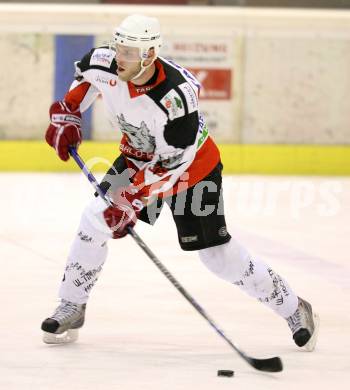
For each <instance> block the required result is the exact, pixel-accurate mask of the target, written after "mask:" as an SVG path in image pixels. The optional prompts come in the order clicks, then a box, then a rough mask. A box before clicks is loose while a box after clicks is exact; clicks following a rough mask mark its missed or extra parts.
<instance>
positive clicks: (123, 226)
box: [103, 185, 144, 239]
mask: <svg viewBox="0 0 350 390" xmlns="http://www.w3.org/2000/svg"><path fill="white" fill-rule="evenodd" d="M139 197H140V194H138V193H137V188H135V187H134V186H131V185H130V186H128V187H121V188H118V190H117V191H116V192H115V193H114V194H113V197H112V198H113V202H114V204H115V205H114V206H110V207H108V208H107V209H106V210H105V211H104V213H103V216H104V218H105V221H106V223H107V225H108V226H109V227H110V228H111V230H112V231H113V238H115V239H118V238H122V237H124V236H126V235H127V234H128V229H127V228H128V227H129V226H130V227H133V226H134V225H135V223H136V221H137V218H138V216H139V215H140V212H141V210H142V209H143V207H144V204H143V202H142V200H141V199H140V198H139Z"/></svg>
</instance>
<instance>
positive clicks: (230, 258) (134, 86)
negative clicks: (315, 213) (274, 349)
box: [41, 15, 318, 351]
mask: <svg viewBox="0 0 350 390" xmlns="http://www.w3.org/2000/svg"><path fill="white" fill-rule="evenodd" d="M113 38H114V39H113V44H109V45H106V46H102V47H98V48H95V49H92V50H91V51H90V52H89V53H88V54H86V55H85V56H84V57H83V59H82V60H81V61H79V62H77V63H76V64H75V65H76V73H75V81H73V83H72V85H71V88H70V90H69V91H68V92H67V94H66V96H65V97H64V99H63V100H62V101H57V102H54V103H53V104H52V106H51V108H50V119H51V123H50V125H49V127H48V129H47V131H46V141H47V142H48V144H49V145H50V146H52V147H53V148H54V149H55V151H56V152H57V154H58V156H59V158H60V159H61V160H63V161H66V160H68V159H69V152H68V147H69V146H70V145H75V146H77V147H78V146H79V144H80V143H81V142H82V135H81V128H80V124H81V113H82V112H84V111H85V110H86V109H87V108H88V107H89V106H90V105H91V104H92V103H93V101H94V100H95V99H96V97H97V96H99V95H100V96H101V97H102V99H103V102H104V105H105V108H106V112H107V115H108V117H109V120H110V121H111V123H112V125H113V126H114V127H115V128H116V129H119V130H120V131H121V132H122V134H123V137H122V140H121V143H120V152H121V154H120V155H119V157H117V158H116V160H115V162H114V164H113V166H112V167H111V169H110V170H109V171H108V172H107V174H106V176H105V178H104V179H103V180H102V183H101V186H102V188H103V190H104V191H105V192H106V193H108V195H109V196H111V197H112V199H113V202H114V203H115V206H114V207H107V206H106V205H105V203H104V202H103V201H102V199H101V198H100V197H98V196H95V197H94V198H93V199H92V201H91V203H90V204H88V205H87V207H86V208H85V210H84V211H83V213H82V217H81V221H80V225H79V228H78V230H77V235H76V237H75V238H74V241H73V243H72V246H71V249H70V252H69V254H68V259H67V264H66V267H65V270H64V277H63V280H62V283H61V286H60V290H59V298H60V304H59V306H58V307H57V309H56V310H55V311H54V313H53V314H52V316H51V317H49V318H47V319H46V320H44V322H43V323H42V326H41V328H42V330H43V331H44V337H43V339H44V342H46V343H66V342H72V341H75V340H76V339H77V336H78V329H79V328H80V327H82V326H83V324H84V317H85V309H86V303H87V301H88V298H89V294H90V292H91V289H92V287H93V286H94V284H95V283H96V281H97V279H98V276H99V274H100V272H101V270H102V267H103V264H104V262H105V260H106V257H107V242H108V240H109V239H110V238H114V239H120V238H122V237H124V236H125V235H126V234H127V227H128V226H134V224H135V222H136V221H137V220H141V221H143V222H146V223H149V224H151V225H152V224H153V223H154V222H155V221H156V218H157V216H158V215H159V213H160V211H161V209H162V206H163V204H165V203H166V204H167V205H168V206H169V207H170V209H171V212H172V215H173V219H174V222H175V224H176V228H177V232H178V240H179V243H180V246H181V248H182V249H183V250H185V251H198V254H199V258H200V260H201V261H202V263H203V264H204V265H205V266H206V267H207V268H208V269H209V270H210V271H211V272H213V273H214V274H215V275H217V276H218V277H219V278H222V279H224V280H226V281H227V282H229V283H232V284H234V285H236V286H238V287H239V288H240V289H241V290H243V291H245V292H246V293H247V294H249V295H251V296H252V297H254V298H256V299H258V300H259V301H260V302H262V303H264V304H265V305H266V306H268V307H269V308H271V309H272V310H273V311H274V312H275V313H276V314H277V315H278V316H280V317H282V318H284V319H285V320H286V322H287V323H288V325H289V327H290V329H291V332H292V335H293V339H294V341H295V343H296V344H297V345H298V346H299V347H304V348H305V349H307V350H309V351H311V350H313V349H314V347H315V343H316V338H317V325H318V317H317V315H316V314H315V313H314V312H313V310H312V307H311V305H310V304H309V303H308V302H306V301H305V300H303V299H301V298H299V297H298V296H297V295H296V294H295V293H294V292H293V290H292V289H291V288H290V286H289V285H288V283H287V282H286V280H285V279H284V278H282V277H281V276H280V275H278V274H277V273H276V272H275V271H273V270H272V269H271V268H270V267H269V266H268V265H266V264H265V263H264V262H262V261H261V260H259V259H258V258H257V257H255V256H252V255H251V254H249V252H248V251H247V250H246V249H245V248H244V247H243V246H242V245H240V244H239V243H238V242H237V241H236V240H234V239H233V238H232V237H231V236H230V234H229V233H228V231H227V228H226V222H225V217H224V212H223V203H222V177H221V173H222V164H221V161H220V154H219V151H218V148H217V146H216V145H215V143H214V141H213V139H212V138H211V137H210V135H209V131H208V127H207V125H206V123H205V118H204V117H203V115H202V114H201V112H200V109H199V104H198V99H199V95H200V88H201V85H200V83H199V82H198V81H197V79H196V78H195V77H194V76H193V75H192V74H191V73H190V72H189V71H187V70H186V69H184V68H182V67H181V66H179V65H178V64H176V63H174V62H172V61H169V60H166V59H165V58H162V57H160V56H159V51H160V48H161V45H162V39H161V34H160V25H159V22H158V20H157V19H156V18H153V17H148V16H143V15H130V16H128V17H127V18H125V19H124V20H123V21H122V23H121V24H120V25H119V26H118V27H117V28H116V30H115V31H114V36H113ZM232 304H233V303H232Z"/></svg>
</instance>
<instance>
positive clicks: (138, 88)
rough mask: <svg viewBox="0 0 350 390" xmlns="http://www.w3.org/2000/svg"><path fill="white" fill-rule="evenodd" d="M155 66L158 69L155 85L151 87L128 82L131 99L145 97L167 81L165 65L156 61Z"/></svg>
mask: <svg viewBox="0 0 350 390" xmlns="http://www.w3.org/2000/svg"><path fill="white" fill-rule="evenodd" d="M154 65H155V66H156V68H157V69H158V77H157V80H156V82H155V83H153V84H150V85H135V84H134V83H132V82H131V81H128V88H129V93H130V97H131V98H134V97H137V96H141V95H144V94H145V93H147V92H148V91H150V90H151V89H152V88H154V87H155V86H156V85H158V84H160V83H161V82H162V81H164V80H165V79H166V76H165V72H164V68H163V65H162V64H161V63H160V61H158V60H156V61H155V62H154Z"/></svg>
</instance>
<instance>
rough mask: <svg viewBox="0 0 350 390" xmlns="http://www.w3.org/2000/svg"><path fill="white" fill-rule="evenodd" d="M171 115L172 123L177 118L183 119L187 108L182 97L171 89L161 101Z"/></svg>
mask: <svg viewBox="0 0 350 390" xmlns="http://www.w3.org/2000/svg"><path fill="white" fill-rule="evenodd" d="M160 103H161V104H162V105H163V107H165V108H166V109H167V111H168V113H169V119H170V120H171V121H172V120H174V119H175V118H181V117H182V116H184V115H185V107H184V105H183V102H182V100H181V97H180V95H179V94H178V93H177V92H176V91H175V90H174V89H171V90H170V91H169V92H168V93H167V94H166V95H165V96H164V97H163V98H162V99H161V101H160Z"/></svg>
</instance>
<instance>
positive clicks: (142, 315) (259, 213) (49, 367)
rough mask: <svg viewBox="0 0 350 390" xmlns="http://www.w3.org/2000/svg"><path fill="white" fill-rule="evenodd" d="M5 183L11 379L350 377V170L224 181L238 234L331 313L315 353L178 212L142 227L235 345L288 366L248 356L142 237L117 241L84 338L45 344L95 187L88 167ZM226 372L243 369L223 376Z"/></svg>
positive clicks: (265, 385) (203, 385) (288, 381)
mask: <svg viewBox="0 0 350 390" xmlns="http://www.w3.org/2000/svg"><path fill="white" fill-rule="evenodd" d="M276 186H282V187H281V188H282V190H281V191H280V192H279V193H278V192H276ZM283 188H284V190H283ZM330 191H333V195H332V193H331V192H330ZM0 193H1V204H0V221H1V222H0V243H1V245H0V260H1V283H0V289H1V291H0V301H1V306H0V308H1V315H0V389H4V390H5V389H6V390H7V389H21V390H27V389H33V390H34V389H35V390H39V389H40V390H41V389H47V390H49V389H50V390H51V389H54V390H56V389H62V390H63V389H64V390H66V389H74V390H78V389H82V390H83V389H84V390H90V389H94V390H97V389H101V390H105V389H106V390H112V389H120V390H139V389H140V390H141V389H142V390H148V389H149V390H151V389H152V390H178V389H179V390H180V389H181V390H190V389H191V390H192V389H197V390H207V389H208V390H209V389H210V390H217V389H229V388H230V389H244V390H250V389H254V390H255V389H259V390H260V389H269V390H274V389H278V390H280V389H284V390H285V389H295V390H301V389H308V390H309V389H317V390H320V389H327V390H328V389H330V388H333V389H337V390H338V389H347V388H349V387H348V386H349V381H350V259H349V252H350V179H349V178H306V177H304V178H297V177H294V178H293V177H274V178H273V177H258V176H235V177H226V178H225V202H226V204H225V205H226V216H227V217H226V218H227V223H228V226H229V229H230V232H231V234H232V235H233V236H235V237H236V238H237V239H239V240H240V241H241V242H243V243H244V244H245V245H246V246H247V247H249V248H250V249H251V251H253V252H255V253H257V254H260V255H261V256H263V258H264V259H265V260H266V261H267V262H268V263H269V264H270V265H272V266H273V268H274V269H275V270H276V271H278V272H279V273H281V274H282V275H283V276H284V277H286V279H287V280H288V281H289V283H290V284H291V285H292V286H293V288H294V290H295V291H296V292H297V294H298V295H300V296H302V297H304V298H306V299H307V300H309V301H310V302H311V303H312V304H313V306H314V308H315V309H316V310H317V311H318V312H319V314H320V317H321V328H320V335H319V343H318V345H317V349H316V350H315V351H314V352H313V353H307V352H302V351H300V350H298V348H297V347H296V346H295V345H294V343H293V341H292V338H291V335H290V332H289V329H288V327H287V325H286V323H285V321H284V320H283V319H281V318H279V317H277V316H276V315H275V314H274V313H273V312H271V311H269V310H268V309H267V308H265V307H264V306H262V305H261V304H259V303H258V302H256V301H255V300H253V299H251V298H249V297H247V296H245V295H244V294H243V293H242V292H241V291H240V290H238V289H237V287H235V286H232V285H230V284H228V283H226V282H224V281H221V280H219V279H217V278H216V277H215V276H213V275H212V274H210V273H209V272H208V271H207V270H206V269H205V268H204V266H202V265H201V263H200V262H199V260H198V258H197V255H196V253H193V252H192V253H191V252H187V253H186V252H182V251H181V250H180V248H179V246H178V243H177V236H176V230H175V226H174V224H173V221H172V218H171V215H170V213H169V211H168V210H167V209H164V210H163V213H162V215H161V217H160V219H159V220H158V222H157V223H156V225H155V226H154V227H152V228H150V227H148V226H147V225H145V224H143V223H139V224H138V226H137V229H136V230H137V231H138V233H139V234H140V235H141V236H142V237H143V238H144V240H145V241H146V243H147V244H148V245H149V246H150V247H151V248H152V249H153V251H154V252H155V253H156V255H157V256H158V257H159V258H160V260H161V261H162V262H163V263H164V264H165V265H166V266H167V267H168V268H169V269H170V271H171V272H172V273H173V274H174V276H175V277H176V278H178V279H179V281H180V282H181V283H182V284H183V285H184V286H185V288H186V289H187V290H188V291H189V292H190V293H191V294H192V295H193V296H194V298H195V299H196V300H197V301H198V302H199V303H200V304H201V305H202V306H203V307H204V309H205V310H206V311H207V312H208V313H209V314H210V315H211V316H212V317H213V318H214V320H215V321H216V322H217V323H218V324H219V325H220V326H221V327H222V328H223V329H224V330H225V331H226V333H227V335H228V336H229V337H230V338H231V339H232V340H233V341H234V342H235V343H237V344H238V345H239V346H240V347H241V348H242V349H244V350H245V351H246V352H247V353H248V354H250V355H252V356H255V357H270V356H276V355H277V356H280V357H281V358H282V360H283V363H284V371H283V372H282V373H278V374H265V373H260V372H258V371H255V370H254V369H252V368H250V367H249V366H248V365H247V364H246V363H245V362H244V361H242V360H241V359H240V358H239V357H238V356H237V355H236V353H235V352H234V351H232V350H231V349H230V348H229V347H228V346H227V345H226V344H225V342H223V340H222V339H221V338H220V337H219V336H218V335H217V334H216V333H215V332H214V331H213V330H212V329H211V328H210V327H209V326H208V325H207V323H206V322H205V320H204V319H202V318H201V317H200V316H199V315H198V314H197V313H196V312H195V311H194V310H193V309H192V307H191V306H190V305H189V304H188V302H187V301H185V300H184V299H183V298H182V296H181V295H180V294H179V293H178V292H177V291H176V290H175V289H174V287H173V286H172V285H171V284H170V283H169V282H168V281H167V280H166V279H165V277H164V276H163V275H162V274H161V273H160V272H159V271H158V270H157V268H156V267H155V266H154V265H153V264H152V263H151V261H150V260H149V259H148V258H147V257H146V256H145V255H144V254H143V252H141V250H140V249H139V248H138V247H137V245H136V244H135V243H134V242H133V240H132V239H131V238H130V237H127V238H125V239H123V240H118V241H114V242H111V243H110V246H109V247H110V253H109V258H108V261H107V263H106V265H105V269H104V272H103V273H102V275H101V277H100V280H99V282H98V283H97V285H96V287H95V289H94V291H93V293H92V295H91V299H90V301H89V304H88V308H87V318H86V325H85V326H84V328H83V329H82V330H81V332H80V340H79V341H78V342H77V343H76V344H73V345H66V346H48V345H45V344H43V343H42V341H41V331H40V324H41V321H42V320H43V319H44V318H46V317H47V316H48V315H50V314H51V312H52V310H53V309H54V307H55V306H56V304H57V300H56V294H57V289H58V285H59V283H60V279H61V277H62V273H63V267H64V264H65V261H66V260H65V258H66V255H67V252H68V249H69V245H70V242H71V240H72V237H73V235H74V233H75V230H76V228H77V224H78V221H79V218H80V212H81V210H82V208H83V206H84V205H85V203H86V202H87V201H88V200H89V198H90V197H91V194H92V191H91V188H90V185H89V183H87V182H86V179H85V178H84V177H83V176H82V175H76V174H1V175H0ZM274 196H275V200H274V198H273V197H274ZM302 205H304V207H301V206H302ZM322 214H329V215H328V216H325V215H322ZM218 369H232V370H234V371H235V376H234V378H218V377H217V375H216V373H217V370H218Z"/></svg>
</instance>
